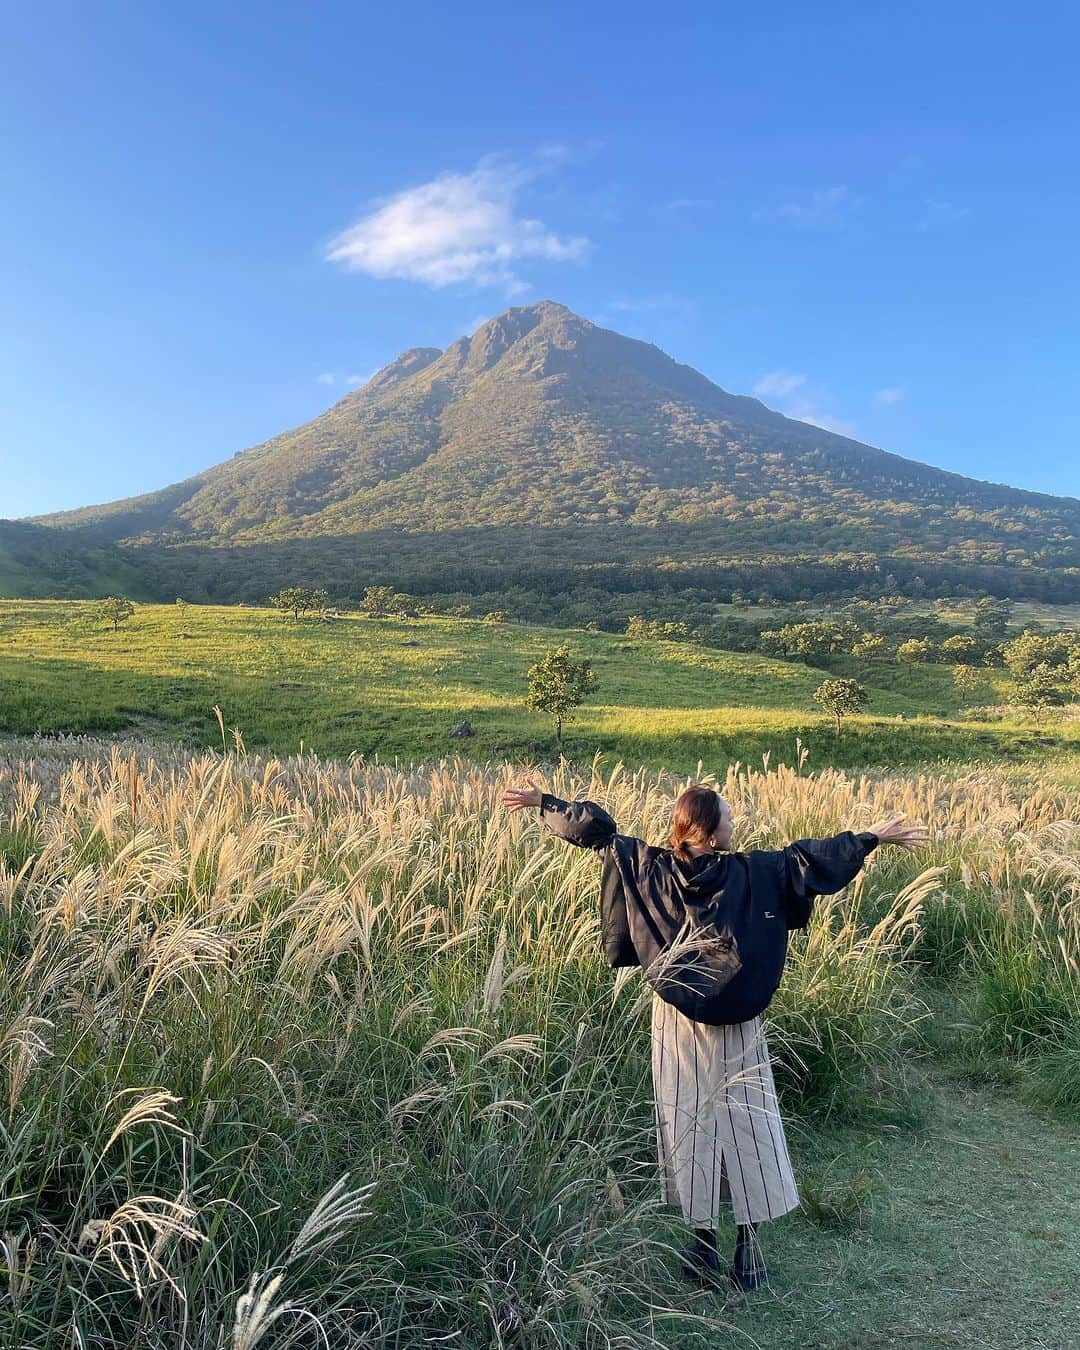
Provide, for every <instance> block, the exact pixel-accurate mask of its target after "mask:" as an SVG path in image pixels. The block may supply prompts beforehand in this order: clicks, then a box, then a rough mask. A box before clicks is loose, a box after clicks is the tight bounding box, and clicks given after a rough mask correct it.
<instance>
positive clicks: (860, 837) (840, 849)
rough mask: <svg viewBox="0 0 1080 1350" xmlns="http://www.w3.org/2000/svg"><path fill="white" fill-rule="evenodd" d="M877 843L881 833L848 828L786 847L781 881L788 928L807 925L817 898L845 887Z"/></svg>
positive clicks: (782, 854) (798, 841) (802, 840)
mask: <svg viewBox="0 0 1080 1350" xmlns="http://www.w3.org/2000/svg"><path fill="white" fill-rule="evenodd" d="M877 843H878V837H877V835H876V834H871V833H870V831H869V830H864V831H863V832H862V833H860V834H854V833H852V831H851V830H844V831H843V832H842V833H840V834H833V835H829V837H828V838H827V839H797V840H796V841H795V843H793V844H788V846H787V848H785V849H782V850H781V852H780V857H781V858H782V860H783V861H782V864H781V883H782V885H783V887H784V902H785V906H786V909H787V926H788V928H789V929H791V928H805V927H806V925H807V924H808V923H809V922H810V911H811V909H812V908H813V900H814V897H815V896H816V895H832V894H833V893H834V892H835V891H841V890H843V889H844V887H845V886H846V885H847V884H848V882H849V881H851V880H852V879H853V878H854V877H855V876H857V875H858V873H859V870H860V869H861V868H862V865H863V863H864V862H865V861H866V858H867V855H868V854H869V853H870V852H871V850H872V849H874V848H876V847H877Z"/></svg>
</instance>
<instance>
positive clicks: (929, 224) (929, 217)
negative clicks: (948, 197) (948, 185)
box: [916, 197, 971, 230]
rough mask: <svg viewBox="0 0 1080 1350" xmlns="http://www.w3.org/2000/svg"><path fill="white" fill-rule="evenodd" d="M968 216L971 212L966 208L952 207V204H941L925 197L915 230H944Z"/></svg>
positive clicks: (941, 202)
mask: <svg viewBox="0 0 1080 1350" xmlns="http://www.w3.org/2000/svg"><path fill="white" fill-rule="evenodd" d="M970 214H971V212H970V211H969V210H968V208H967V207H966V206H954V205H953V203H952V202H943V201H938V200H936V199H935V198H933V197H927V199H926V201H925V202H924V203H923V214H922V219H921V220H919V221H918V223H917V226H916V228H917V229H920V230H933V229H937V228H939V227H941V228H945V227H948V226H949V225H955V224H956V222H957V221H958V220H963V219H964V217H965V216H968V215H970Z"/></svg>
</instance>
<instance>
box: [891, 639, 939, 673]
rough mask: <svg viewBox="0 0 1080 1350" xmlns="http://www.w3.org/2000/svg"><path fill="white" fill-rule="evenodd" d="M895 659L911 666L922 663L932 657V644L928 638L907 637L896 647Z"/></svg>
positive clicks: (930, 659)
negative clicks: (905, 640)
mask: <svg viewBox="0 0 1080 1350" xmlns="http://www.w3.org/2000/svg"><path fill="white" fill-rule="evenodd" d="M896 659H897V660H898V661H906V662H907V663H908V664H909V665H912V666H919V665H922V664H923V663H924V662H926V661H932V660H933V659H934V644H933V643H932V642H931V641H930V639H929V638H908V640H907V642H901V644H900V646H899V647H897V649H896Z"/></svg>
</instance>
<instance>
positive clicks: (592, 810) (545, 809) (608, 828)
mask: <svg viewBox="0 0 1080 1350" xmlns="http://www.w3.org/2000/svg"><path fill="white" fill-rule="evenodd" d="M525 781H526V783H528V787H524V788H507V789H506V791H505V792H504V793H503V795H502V799H501V804H502V805H503V806H504V807H505V808H506V809H507V810H508V811H522V810H526V809H529V808H532V809H534V810H535V809H537V808H539V812H540V823H541V825H543V827H544V828H545V829H546V830H547V831H548V832H549V833H550V834H553V835H555V836H556V837H557V838H559V839H564V840H565V841H566V842H567V843H568V844H576V845H577V846H578V847H579V848H591V849H602V848H606V846H607V845H608V844H610V843H611V841H612V839H614V838H615V835H616V834H617V833H618V827H617V826H616V824H615V822H614V820H613V819H612V818H611V816H609V815H608V813H607V812H606V811H605V810H604V808H603V807H602V806H598V805H597V804H596V802H590V801H578V802H568V801H564V800H563V799H562V798H561V797H556V796H555V795H554V794H553V793H551V792H544V791H543V789H542V788H541V787H540V786H539V785H538V784H537V783H535V782H534V781H533V780H532V779H531V778H526V780H525Z"/></svg>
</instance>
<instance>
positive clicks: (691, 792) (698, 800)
mask: <svg viewBox="0 0 1080 1350" xmlns="http://www.w3.org/2000/svg"><path fill="white" fill-rule="evenodd" d="M719 826H720V794H719V793H718V792H717V791H716V789H715V788H711V787H703V786H702V785H701V784H699V783H695V784H694V786H693V787H688V788H687V789H686V791H685V792H680V793H679V795H678V797H677V798H676V799H675V813H674V817H673V819H672V822H671V832H670V834H669V835H668V848H670V849H672V850H674V853H675V856H676V857H677V858H681V859H682V861H683V862H688V861H689V860H690V857H691V856H692V855H691V854H690V852H689V850H688V849H687V847H686V845H687V844H700V845H701V846H702V847H703V848H708V847H709V839H710V837H711V836H712V835H713V834H714V833H715V831H716V830H717V829H718V828H719Z"/></svg>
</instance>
